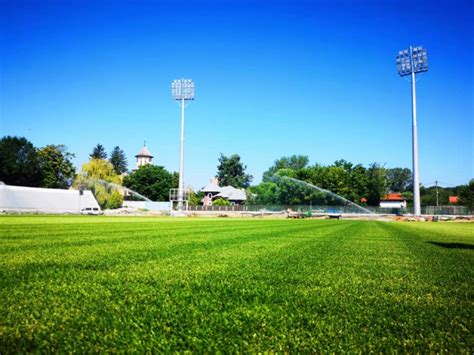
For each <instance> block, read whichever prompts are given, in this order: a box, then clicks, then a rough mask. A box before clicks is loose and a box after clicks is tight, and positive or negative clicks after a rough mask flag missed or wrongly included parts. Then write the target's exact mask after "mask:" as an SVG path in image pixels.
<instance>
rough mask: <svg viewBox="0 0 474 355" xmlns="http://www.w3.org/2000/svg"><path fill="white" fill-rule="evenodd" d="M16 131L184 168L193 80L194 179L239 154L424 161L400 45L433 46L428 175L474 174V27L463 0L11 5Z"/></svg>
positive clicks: (82, 150)
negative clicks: (175, 86)
mask: <svg viewBox="0 0 474 355" xmlns="http://www.w3.org/2000/svg"><path fill="white" fill-rule="evenodd" d="M0 4H1V8H0V17H1V25H0V26H1V27H0V28H1V46H0V58H1V77H0V80H1V82H0V136H3V135H17V136H24V137H26V138H27V139H29V140H30V141H32V142H33V144H34V145H36V146H38V147H40V146H44V145H46V144H65V145H66V146H67V147H68V149H69V151H70V152H72V153H74V154H75V155H76V158H75V159H74V163H75V164H76V166H78V167H79V166H80V165H81V164H82V163H84V162H86V161H87V159H88V155H89V154H90V152H91V151H92V148H93V147H94V146H95V145H96V144H97V143H101V144H102V145H104V146H105V147H106V149H107V151H108V152H110V151H111V150H112V148H113V147H114V146H116V145H118V146H120V147H121V148H122V149H123V150H124V151H125V152H126V154H127V157H128V162H129V168H133V167H134V165H135V158H134V155H135V154H136V153H137V152H138V151H139V150H140V148H141V146H142V145H143V141H145V140H146V143H147V146H148V148H149V149H150V151H151V152H152V154H153V155H154V156H155V159H154V163H156V164H159V165H163V166H165V167H166V168H167V169H169V170H174V171H177V170H178V166H179V130H180V109H179V107H178V105H176V103H175V102H173V101H172V100H171V94H170V85H171V81H172V80H173V79H176V78H181V77H184V78H191V79H193V80H194V81H195V85H196V100H195V101H194V102H192V103H191V104H190V105H189V106H188V107H187V109H186V146H185V167H186V171H185V181H186V184H187V185H188V184H191V185H193V186H194V187H195V188H200V187H202V186H203V185H205V184H207V182H208V181H209V178H210V177H212V176H213V175H215V173H216V166H217V164H218V161H217V159H218V156H219V153H221V152H222V153H223V154H225V155H230V154H233V153H237V154H239V155H240V156H241V157H242V160H243V162H244V163H245V164H246V165H247V166H248V168H247V170H248V172H249V173H251V174H252V175H254V177H255V178H254V182H259V181H260V180H261V175H262V173H263V171H265V170H266V169H267V168H268V167H269V166H271V165H272V163H273V162H274V160H275V159H277V158H280V157H281V156H284V155H292V154H303V155H308V156H309V158H310V161H311V163H315V162H319V163H322V164H330V163H333V162H334V161H335V160H337V159H346V160H348V161H351V162H353V163H361V164H364V165H368V164H369V163H371V162H379V163H381V164H385V166H386V167H410V168H411V159H412V158H411V101H410V100H411V94H410V83H409V82H408V81H407V80H405V79H404V78H400V77H399V76H398V75H397V72H396V65H395V57H396V55H397V52H398V50H400V49H404V48H406V47H407V46H409V45H410V44H411V45H423V46H425V47H426V48H427V50H428V62H429V72H428V73H427V74H425V75H423V76H422V77H420V80H419V81H418V83H417V97H418V120H419V144H420V176H421V182H422V183H424V184H425V185H431V184H432V183H433V182H434V181H435V180H438V181H441V182H442V183H444V184H445V185H451V184H452V185H457V184H463V183H466V182H467V181H468V180H469V179H470V178H473V177H474V173H473V169H474V168H473V155H474V147H473V117H474V109H473V102H474V88H473V80H474V78H473V59H474V58H473V52H474V50H473V49H474V45H473V37H474V33H473V32H474V31H473V23H474V15H473V13H474V10H473V6H474V5H473V4H474V3H473V2H472V1H471V0H467V1H459V0H450V1H447V0H446V1H436V0H431V1H426V2H423V1H404V0H402V1H395V0H393V1H392V0H390V1H388V0H387V1H375V0H374V1H356V0H353V1H341V0H336V1H330V0H327V1H243V0H239V1H237V0H235V1H230V0H229V1H224V0H222V1H217V0H216V1H158V0H156V1H131V0H129V1H120V0H116V1H112V0H110V1H100V0H89V1H85V0H82V1H81V0H76V1H73V0H67V1H50V0H41V1H40V0H30V1H21V0H14V1H11V0H0Z"/></svg>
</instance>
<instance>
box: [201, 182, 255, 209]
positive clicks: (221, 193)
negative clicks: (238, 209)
mask: <svg viewBox="0 0 474 355" xmlns="http://www.w3.org/2000/svg"><path fill="white" fill-rule="evenodd" d="M201 192H203V193H204V197H203V199H202V200H201V202H202V203H203V205H204V206H212V202H213V201H214V200H216V199H218V198H222V199H224V200H227V201H229V202H230V204H231V205H241V204H244V203H245V201H247V194H246V193H245V190H244V189H237V188H235V187H233V186H223V187H220V186H219V180H218V179H217V178H212V179H211V181H210V183H209V185H207V186H206V187H204V188H203V189H202V190H201Z"/></svg>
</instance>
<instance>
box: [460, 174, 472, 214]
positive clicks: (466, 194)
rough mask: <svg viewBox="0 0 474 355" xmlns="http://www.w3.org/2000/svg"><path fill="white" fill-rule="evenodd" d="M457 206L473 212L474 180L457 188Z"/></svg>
mask: <svg viewBox="0 0 474 355" xmlns="http://www.w3.org/2000/svg"><path fill="white" fill-rule="evenodd" d="M459 204H460V205H462V206H466V207H469V208H470V209H471V210H474V179H471V180H470V181H469V184H468V185H463V186H461V187H460V188H459Z"/></svg>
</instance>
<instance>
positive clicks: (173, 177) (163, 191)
mask: <svg viewBox="0 0 474 355" xmlns="http://www.w3.org/2000/svg"><path fill="white" fill-rule="evenodd" d="M123 184H124V186H126V187H128V188H130V189H132V190H134V191H136V192H138V193H140V194H142V195H144V196H146V197H147V198H149V199H150V200H153V201H168V199H169V190H170V189H171V188H177V187H178V178H177V174H176V173H170V172H168V171H167V170H166V169H165V168H164V167H162V166H156V165H151V164H148V165H143V166H140V168H139V169H138V170H135V171H134V172H133V173H132V174H130V175H128V176H126V177H125V178H124V180H123Z"/></svg>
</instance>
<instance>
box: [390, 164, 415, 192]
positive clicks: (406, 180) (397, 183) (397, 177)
mask: <svg viewBox="0 0 474 355" xmlns="http://www.w3.org/2000/svg"><path fill="white" fill-rule="evenodd" d="M387 187H388V189H389V190H390V191H393V192H405V191H408V190H411V189H412V187H413V178H412V174H411V170H410V169H408V168H393V169H387Z"/></svg>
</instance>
